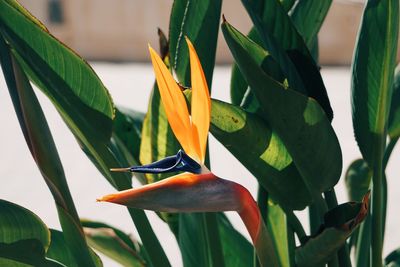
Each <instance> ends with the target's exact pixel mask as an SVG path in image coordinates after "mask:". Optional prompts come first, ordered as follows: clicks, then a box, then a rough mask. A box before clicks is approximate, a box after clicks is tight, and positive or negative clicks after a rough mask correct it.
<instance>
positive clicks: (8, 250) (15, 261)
mask: <svg viewBox="0 0 400 267" xmlns="http://www.w3.org/2000/svg"><path fill="white" fill-rule="evenodd" d="M0 257H4V258H5V259H4V258H0V264H1V266H7V267H22V266H41V267H65V265H63V264H61V263H59V262H56V261H54V260H52V259H47V258H46V257H45V250H44V247H43V244H42V243H41V242H40V241H39V240H37V239H24V240H19V241H16V242H13V243H11V244H7V243H2V242H0Z"/></svg>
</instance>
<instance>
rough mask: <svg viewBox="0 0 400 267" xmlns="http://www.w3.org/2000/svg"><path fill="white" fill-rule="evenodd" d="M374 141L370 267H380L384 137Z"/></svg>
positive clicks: (379, 136) (378, 137)
mask: <svg viewBox="0 0 400 267" xmlns="http://www.w3.org/2000/svg"><path fill="white" fill-rule="evenodd" d="M376 138H377V141H376V148H377V152H376V158H375V162H374V166H373V170H372V171H373V174H372V235H371V237H372V238H371V246H372V258H371V266H373V267H381V266H382V241H383V239H382V235H383V232H382V230H383V207H382V204H383V186H382V179H383V152H384V147H385V141H386V140H385V137H383V136H381V135H378V136H377V137H376Z"/></svg>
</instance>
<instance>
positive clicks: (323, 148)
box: [222, 22, 342, 195]
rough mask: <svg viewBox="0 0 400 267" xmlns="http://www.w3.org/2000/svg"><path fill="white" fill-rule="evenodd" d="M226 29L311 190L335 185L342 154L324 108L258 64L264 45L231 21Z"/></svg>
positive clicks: (271, 121) (246, 74)
mask: <svg viewBox="0 0 400 267" xmlns="http://www.w3.org/2000/svg"><path fill="white" fill-rule="evenodd" d="M222 30H223V33H224V36H225V40H226V41H227V43H228V46H229V48H230V50H231V52H232V54H233V56H234V58H235V61H236V63H237V64H238V66H239V68H240V70H241V72H242V74H243V75H244V77H245V78H246V80H247V82H248V83H249V85H250V86H251V88H252V89H253V92H254V93H255V95H256V96H257V99H258V100H259V101H260V103H263V105H262V110H263V117H264V118H265V119H266V120H267V121H268V123H269V125H271V128H272V129H273V130H274V131H275V132H276V133H277V135H278V136H279V138H280V139H281V140H282V143H283V144H284V145H285V147H286V149H287V151H288V152H289V154H290V155H291V158H292V159H293V162H294V164H295V165H296V167H297V169H298V171H299V173H300V174H301V176H302V178H303V181H304V183H305V184H306V186H307V187H308V189H309V190H310V192H311V194H312V195H316V194H319V193H320V192H324V191H327V190H329V189H330V188H332V187H333V186H334V185H335V184H336V183H337V182H338V180H339V177H340V173H341V169H342V154H341V150H340V145H339V142H338V140H337V137H336V134H335V132H334V130H333V128H332V126H331V125H330V121H329V119H328V117H327V116H326V115H325V112H324V110H323V109H322V108H321V106H320V105H319V104H318V103H317V102H316V101H315V100H314V99H312V98H309V97H306V96H304V95H302V94H299V93H298V92H296V91H294V90H292V89H290V88H288V89H287V88H285V87H284V86H283V85H282V84H280V83H278V82H276V81H274V80H273V79H271V77H269V76H268V75H267V74H266V73H265V72H264V71H263V70H262V68H261V67H260V66H259V64H258V62H259V58H257V57H256V55H257V54H261V53H262V51H263V49H262V48H261V47H260V46H258V45H257V44H256V43H254V42H252V41H251V40H250V39H248V38H247V37H245V36H244V35H242V34H240V33H239V32H238V31H237V30H235V29H234V28H233V27H232V26H230V25H229V24H228V23H227V22H224V23H223V24H222ZM254 51H259V52H258V53H257V54H256V53H254Z"/></svg>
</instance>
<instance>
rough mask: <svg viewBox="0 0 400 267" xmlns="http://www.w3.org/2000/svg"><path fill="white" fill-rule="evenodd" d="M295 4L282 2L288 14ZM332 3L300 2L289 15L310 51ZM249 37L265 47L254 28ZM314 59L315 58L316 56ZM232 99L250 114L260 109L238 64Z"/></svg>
mask: <svg viewBox="0 0 400 267" xmlns="http://www.w3.org/2000/svg"><path fill="white" fill-rule="evenodd" d="M293 2H294V1H283V2H282V1H281V4H282V6H283V8H284V9H285V11H286V13H287V12H288V11H289V10H290V9H291V8H292V5H293ZM331 3H332V1H331V0H323V1H320V0H317V1H300V2H298V3H297V4H296V5H295V6H294V7H293V10H292V11H291V12H290V14H289V15H290V18H291V20H292V22H293V24H294V26H295V27H296V29H297V30H298V31H299V33H300V34H301V36H302V38H303V39H304V42H305V43H306V45H307V47H308V49H309V50H310V51H315V49H314V48H315V44H318V42H315V41H313V40H316V37H317V34H318V31H319V29H320V27H321V24H322V22H323V21H324V19H325V16H326V14H327V11H328V9H329V7H330V5H331ZM247 36H248V37H249V38H250V39H251V40H253V41H254V42H256V43H257V44H259V45H261V46H262V45H263V42H262V40H261V39H260V36H259V35H258V33H257V30H256V29H255V28H254V27H253V28H252V29H251V30H250V32H249V34H248V35H247ZM313 58H315V57H314V54H313ZM272 70H273V68H272V66H271V68H270V71H272ZM275 70H276V67H275ZM279 70H280V69H278V71H279ZM270 74H271V73H270ZM271 76H272V77H273V78H275V80H277V81H279V82H283V79H282V78H279V77H278V78H277V77H275V76H274V75H272V74H271ZM310 76H311V75H310ZM231 99H232V103H233V104H235V105H238V106H239V105H240V106H241V107H243V108H244V109H246V110H247V111H250V112H255V111H256V110H257V109H258V107H259V103H258V101H257V98H256V97H255V96H254V94H253V93H252V91H251V90H250V88H249V87H248V85H247V83H246V81H245V79H244V78H243V75H242V74H241V73H240V70H239V68H238V67H237V65H236V64H233V67H232V75H231Z"/></svg>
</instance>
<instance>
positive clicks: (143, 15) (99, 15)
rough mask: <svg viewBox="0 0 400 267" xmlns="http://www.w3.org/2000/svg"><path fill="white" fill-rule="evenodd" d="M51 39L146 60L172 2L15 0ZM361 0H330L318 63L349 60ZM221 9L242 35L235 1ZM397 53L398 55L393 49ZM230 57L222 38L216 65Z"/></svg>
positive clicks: (94, 53) (97, 54) (115, 57)
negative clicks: (148, 45)
mask: <svg viewBox="0 0 400 267" xmlns="http://www.w3.org/2000/svg"><path fill="white" fill-rule="evenodd" d="M20 2H21V3H22V4H23V5H25V7H27V8H28V10H30V11H31V12H32V13H33V14H34V15H35V16H37V17H38V18H39V19H40V20H41V21H43V22H44V23H45V25H46V26H48V28H49V30H50V32H52V33H53V34H54V35H55V36H56V37H57V38H59V39H60V40H62V41H63V42H64V43H66V44H67V45H69V46H70V47H72V48H73V49H75V50H76V51H77V52H78V53H79V54H81V55H82V56H83V57H84V58H86V59H88V60H108V61H148V59H149V58H148V54H147V43H150V44H152V45H153V46H154V47H158V41H157V27H160V28H161V29H162V30H163V31H164V32H165V33H167V32H168V22H169V14H170V10H171V6H172V2H173V1H172V0H147V1H142V0H113V1H109V0H35V1H32V0H20ZM363 7H364V1H362V0H358V1H357V0H352V1H351V0H336V1H335V0H334V1H333V4H332V7H331V9H330V10H329V13H328V16H327V19H326V21H325V23H324V24H323V26H322V29H321V32H320V35H319V44H320V63H321V64H323V65H346V64H350V62H351V58H352V54H353V48H354V43H355V38H356V34H357V31H358V25H359V22H360V17H361V13H362V10H363ZM222 13H223V14H225V17H226V18H227V20H228V22H230V23H231V24H232V25H233V26H235V27H236V28H238V29H239V30H241V31H242V32H245V33H247V32H248V30H249V29H250V25H251V22H250V19H249V17H248V15H247V14H246V12H245V10H244V8H243V6H242V4H241V2H240V0H226V1H224V2H223V7H222ZM398 54H399V53H398ZM231 60H232V58H231V55H230V53H229V50H228V48H227V46H226V44H225V41H224V39H223V37H222V36H220V38H219V43H218V50H217V63H230V62H231Z"/></svg>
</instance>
